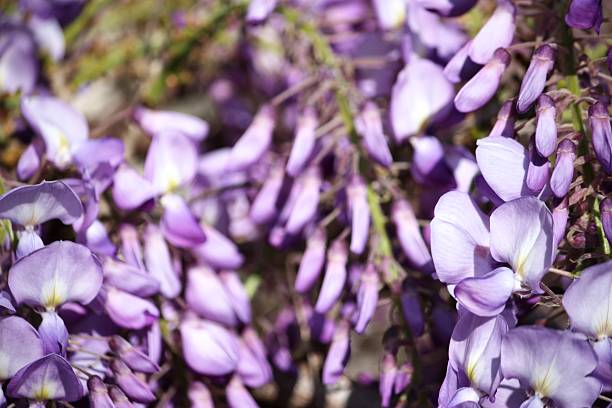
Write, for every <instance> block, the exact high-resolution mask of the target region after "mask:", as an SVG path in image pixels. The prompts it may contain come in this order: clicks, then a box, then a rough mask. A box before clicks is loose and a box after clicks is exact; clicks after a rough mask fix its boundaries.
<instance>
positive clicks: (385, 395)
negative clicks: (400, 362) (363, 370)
mask: <svg viewBox="0 0 612 408" xmlns="http://www.w3.org/2000/svg"><path fill="white" fill-rule="evenodd" d="M396 363H397V362H396V360H395V355H394V354H393V353H389V352H385V353H384V355H383V358H382V361H381V363H380V383H379V392H380V399H381V406H382V407H383V408H386V407H388V406H389V404H390V403H391V397H392V396H393V385H394V384H395V377H396V376H397V364H396Z"/></svg>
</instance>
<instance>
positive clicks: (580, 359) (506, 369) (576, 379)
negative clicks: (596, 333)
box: [501, 326, 601, 408]
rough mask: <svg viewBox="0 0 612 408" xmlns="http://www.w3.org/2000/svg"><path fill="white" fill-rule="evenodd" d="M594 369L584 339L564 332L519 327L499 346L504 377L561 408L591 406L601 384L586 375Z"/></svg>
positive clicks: (590, 350) (593, 355) (591, 351)
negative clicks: (548, 399)
mask: <svg viewBox="0 0 612 408" xmlns="http://www.w3.org/2000/svg"><path fill="white" fill-rule="evenodd" d="M568 367H571V368H572V369H571V370H568V369H567V368H568ZM596 367H597V358H596V357H595V353H594V352H593V349H592V348H591V346H590V345H589V344H588V342H587V341H586V339H584V338H580V337H579V336H577V335H576V334H574V333H570V332H567V331H566V332H561V331H558V330H552V329H548V328H544V327H537V326H529V327H519V328H516V329H513V330H511V331H510V332H509V333H508V334H507V335H506V337H505V338H504V341H503V343H502V358H501V368H502V372H503V374H504V377H506V378H516V379H518V380H519V382H520V383H521V386H522V387H523V388H527V389H532V390H534V391H535V392H536V393H539V395H541V396H543V397H548V398H550V399H552V400H553V401H554V402H555V403H556V404H559V406H560V407H563V408H570V407H572V408H573V407H576V408H578V407H580V408H582V407H584V408H587V407H590V406H591V405H592V404H593V402H594V401H595V399H596V398H597V396H598V395H599V391H600V389H601V384H599V382H598V381H597V380H595V379H594V378H591V377H587V375H589V374H590V373H591V372H593V370H594V369H595V368H596Z"/></svg>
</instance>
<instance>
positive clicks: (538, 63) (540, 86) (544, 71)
mask: <svg viewBox="0 0 612 408" xmlns="http://www.w3.org/2000/svg"><path fill="white" fill-rule="evenodd" d="M554 66H555V49H554V48H552V47H551V46H550V45H548V44H544V45H542V46H540V47H538V49H536V50H535V52H534V53H533V57H532V58H531V62H530V63H529V68H527V72H526V73H525V76H524V77H523V82H521V89H520V91H519V96H518V100H517V102H516V106H517V110H518V111H519V112H520V113H524V112H527V110H529V108H530V107H531V105H532V104H533V103H534V102H535V101H536V99H537V98H538V97H539V96H540V94H541V93H542V91H543V90H544V86H545V85H546V77H547V76H548V74H549V73H550V72H551V71H552V69H553V68H554Z"/></svg>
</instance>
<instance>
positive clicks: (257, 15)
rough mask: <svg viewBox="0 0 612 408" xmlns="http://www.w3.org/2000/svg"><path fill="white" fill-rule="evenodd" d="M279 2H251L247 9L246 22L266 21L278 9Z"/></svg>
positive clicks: (273, 0) (252, 0) (269, 0)
mask: <svg viewBox="0 0 612 408" xmlns="http://www.w3.org/2000/svg"><path fill="white" fill-rule="evenodd" d="M277 2H278V0H251V1H250V2H249V8H248V9H247V15H246V21H248V22H249V23H260V22H262V21H264V20H265V19H266V18H268V16H269V15H270V13H272V11H273V10H274V7H276V3H277Z"/></svg>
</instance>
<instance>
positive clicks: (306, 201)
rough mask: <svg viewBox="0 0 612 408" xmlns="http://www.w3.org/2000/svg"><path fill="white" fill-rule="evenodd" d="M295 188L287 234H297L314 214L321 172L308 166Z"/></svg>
mask: <svg viewBox="0 0 612 408" xmlns="http://www.w3.org/2000/svg"><path fill="white" fill-rule="evenodd" d="M293 188H295V189H297V195H296V197H295V204H294V205H293V208H292V209H291V213H290V214H289V219H287V224H286V226H285V229H286V230H287V232H288V233H289V234H298V233H299V232H300V231H301V230H302V228H304V227H305V226H306V224H308V223H309V222H310V221H311V220H312V219H313V218H314V216H315V215H316V212H317V207H318V205H319V195H320V190H321V172H320V171H319V168H318V167H310V168H309V169H308V170H307V171H306V172H305V173H304V174H302V176H301V177H300V179H299V180H298V181H297V183H296V184H295V185H294V187H293Z"/></svg>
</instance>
